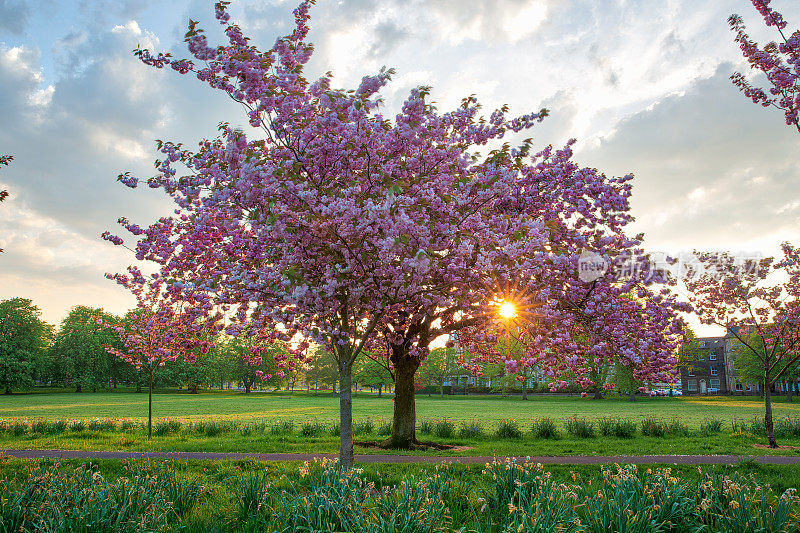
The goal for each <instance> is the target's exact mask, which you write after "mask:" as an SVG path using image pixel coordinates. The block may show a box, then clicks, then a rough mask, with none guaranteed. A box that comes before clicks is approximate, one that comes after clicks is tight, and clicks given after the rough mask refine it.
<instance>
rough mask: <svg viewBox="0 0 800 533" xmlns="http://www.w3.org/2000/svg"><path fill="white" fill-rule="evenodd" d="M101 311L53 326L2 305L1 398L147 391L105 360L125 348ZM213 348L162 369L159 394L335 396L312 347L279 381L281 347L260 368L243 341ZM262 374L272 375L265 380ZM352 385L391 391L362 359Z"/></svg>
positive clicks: (34, 310)
mask: <svg viewBox="0 0 800 533" xmlns="http://www.w3.org/2000/svg"><path fill="white" fill-rule="evenodd" d="M126 317H127V315H126V316H116V315H114V314H112V313H109V312H107V311H105V310H103V309H100V308H91V307H86V306H77V307H73V308H72V309H71V310H70V311H69V314H68V315H67V316H66V317H65V318H64V320H63V321H62V322H61V324H60V325H59V326H58V327H56V326H54V325H52V324H48V323H46V322H45V321H44V320H42V318H41V311H40V309H39V308H38V307H37V306H36V305H34V303H33V302H32V301H31V300H28V299H25V298H12V299H9V300H3V301H0V391H2V392H3V393H5V394H11V393H13V392H17V391H21V390H27V389H30V388H32V387H34V386H39V387H42V386H45V387H48V386H49V387H57V388H71V389H74V390H75V392H95V391H104V390H109V389H116V388H119V387H126V388H132V389H135V390H136V391H137V392H141V391H142V390H143V387H144V388H145V389H146V387H147V376H146V373H145V372H137V371H136V368H135V367H134V366H133V365H132V364H130V363H127V362H125V361H123V360H122V359H120V358H118V357H116V356H114V355H112V354H110V353H109V352H108V351H107V350H106V346H107V345H111V346H114V347H116V348H117V349H119V350H124V346H122V343H121V342H120V340H119V338H118V336H117V335H116V334H115V333H114V331H112V330H110V329H108V328H107V327H105V326H103V325H101V322H102V323H103V324H114V323H121V322H124V321H125V319H126ZM215 346H216V347H215V349H213V350H210V351H209V352H208V353H205V354H202V353H198V354H197V360H196V362H195V363H193V364H192V363H188V362H186V361H184V360H183V359H181V358H179V359H178V360H177V361H175V362H172V363H167V364H165V365H164V366H163V367H160V368H159V369H158V371H157V372H156V373H155V376H154V384H155V386H156V387H157V388H160V389H165V388H185V389H187V390H188V391H189V392H192V393H197V392H199V391H200V390H201V389H210V388H217V389H223V388H231V387H236V388H241V389H243V390H244V392H246V393H249V392H251V391H252V390H254V389H266V388H269V389H278V388H286V389H295V388H299V387H301V386H305V387H306V388H310V389H314V390H317V389H325V390H331V391H333V392H334V393H335V391H336V390H337V380H338V371H337V369H336V364H335V360H334V358H333V356H332V355H331V354H330V353H328V352H327V351H325V350H323V349H321V348H317V349H316V350H315V351H314V352H313V353H312V354H311V355H310V357H309V361H308V362H307V363H305V364H302V365H298V366H297V367H296V369H295V370H294V371H292V372H289V373H286V374H285V375H283V376H279V373H278V370H279V369H278V368H277V365H276V363H275V360H274V358H273V356H274V355H276V352H277V351H281V350H284V351H285V349H286V348H285V347H284V346H283V345H281V344H280V343H277V344H274V345H271V346H270V347H269V349H268V350H267V352H266V353H265V354H264V355H265V356H264V357H263V358H262V362H261V363H260V364H258V365H250V364H247V362H246V360H245V357H244V356H245V355H247V354H248V353H249V346H248V341H247V339H246V338H244V337H240V338H237V337H230V336H227V335H221V336H220V337H218V338H216V339H215ZM261 375H265V376H269V377H268V378H267V379H262V378H261ZM356 375H357V377H356V382H357V384H358V385H360V386H361V387H364V388H369V389H371V390H374V391H375V392H377V393H381V392H382V391H384V390H386V389H387V388H390V387H391V384H392V376H391V373H390V372H389V370H388V368H387V367H386V365H384V364H382V363H381V362H380V361H377V360H373V359H366V360H365V361H364V362H363V363H362V364H361V366H360V368H359V369H358V372H357V373H356Z"/></svg>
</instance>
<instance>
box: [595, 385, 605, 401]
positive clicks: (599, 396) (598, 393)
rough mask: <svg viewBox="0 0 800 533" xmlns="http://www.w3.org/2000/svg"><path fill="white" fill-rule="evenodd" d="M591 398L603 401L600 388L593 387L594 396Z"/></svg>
mask: <svg viewBox="0 0 800 533" xmlns="http://www.w3.org/2000/svg"><path fill="white" fill-rule="evenodd" d="M593 398H594V399H595V400H602V399H603V392H602V391H601V390H600V387H598V386H597V385H595V387H594V396H593Z"/></svg>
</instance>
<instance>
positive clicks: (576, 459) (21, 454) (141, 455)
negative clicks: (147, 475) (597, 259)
mask: <svg viewBox="0 0 800 533" xmlns="http://www.w3.org/2000/svg"><path fill="white" fill-rule="evenodd" d="M2 455H7V456H9V457H16V458H19V459H48V458H49V459H55V458H64V459H133V458H138V459H175V460H179V461H185V460H193V459H203V460H207V461H208V460H210V461H224V460H236V459H238V460H251V461H311V460H313V459H314V458H318V459H322V458H323V457H325V458H328V459H336V458H337V456H336V455H335V454H326V453H222V452H96V451H85V450H0V456H2ZM494 459H498V460H500V461H505V460H506V459H508V458H506V457H496V458H495V457H481V456H476V457H448V456H433V455H356V462H358V463H460V464H476V463H477V464H483V463H489V462H491V461H492V460H494ZM510 459H513V460H514V461H517V462H522V461H525V460H527V461H529V462H533V463H542V464H560V465H578V464H580V465H588V464H609V463H637V464H648V463H664V464H682V465H703V464H705V465H708V464H735V463H738V462H739V461H741V460H753V461H756V462H757V463H761V464H775V465H796V464H800V456H779V455H756V456H738V455H567V456H539V457H528V458H525V457H512V458H510Z"/></svg>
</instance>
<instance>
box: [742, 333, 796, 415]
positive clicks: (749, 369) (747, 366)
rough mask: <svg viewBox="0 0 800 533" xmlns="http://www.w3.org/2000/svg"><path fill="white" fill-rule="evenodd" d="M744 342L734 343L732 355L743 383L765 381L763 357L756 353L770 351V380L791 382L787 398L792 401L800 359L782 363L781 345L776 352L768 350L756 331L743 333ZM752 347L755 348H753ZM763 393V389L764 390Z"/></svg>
mask: <svg viewBox="0 0 800 533" xmlns="http://www.w3.org/2000/svg"><path fill="white" fill-rule="evenodd" d="M741 335H742V338H743V339H744V342H742V341H739V340H738V339H737V340H736V342H734V343H733V346H732V350H731V356H732V358H733V365H734V368H736V375H737V379H739V380H740V381H742V382H743V383H758V384H761V383H763V381H764V375H763V374H764V364H763V362H762V361H761V359H760V358H759V357H758V356H757V355H756V354H757V353H769V354H770V358H769V367H770V381H772V382H773V383H779V382H781V381H783V382H789V383H787V390H786V400H787V401H789V402H791V401H792V386H793V385H794V383H796V382H797V378H798V376H799V375H800V361H795V362H794V363H791V364H789V363H788V362H786V363H785V364H782V363H781V362H779V361H778V358H780V357H785V354H784V353H783V352H784V350H783V349H782V348H780V347H778V349H777V350H776V351H775V353H774V354H772V353H771V352H767V351H766V347H765V346H764V341H763V340H762V339H761V337H759V335H757V334H756V333H746V332H742V333H741ZM750 347H753V348H755V350H752V349H751V348H750ZM781 370H782V371H783V372H781V375H780V376H777V377H776V376H774V374H775V373H777V372H779V371H781ZM762 393H763V391H762Z"/></svg>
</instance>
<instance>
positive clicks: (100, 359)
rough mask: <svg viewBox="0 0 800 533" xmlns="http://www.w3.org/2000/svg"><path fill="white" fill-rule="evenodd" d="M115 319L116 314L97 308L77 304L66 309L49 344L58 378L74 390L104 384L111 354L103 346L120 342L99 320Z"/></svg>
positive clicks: (106, 380) (106, 384)
mask: <svg viewBox="0 0 800 533" xmlns="http://www.w3.org/2000/svg"><path fill="white" fill-rule="evenodd" d="M98 322H100V323H98ZM119 322H120V319H119V318H118V317H115V316H114V315H112V314H109V313H106V312H105V311H103V310H102V309H99V308H98V309H93V308H91V307H86V306H77V307H73V308H72V309H70V311H69V314H67V316H66V317H65V318H64V320H63V321H62V322H61V326H60V327H59V329H58V333H57V334H56V336H55V341H54V342H53V345H52V347H51V353H52V357H53V360H54V362H55V364H56V365H57V368H58V373H59V378H60V379H59V380H60V381H61V380H63V383H64V384H70V385H72V386H74V387H75V392H82V391H83V390H84V388H87V389H92V391H95V392H96V391H97V388H98V387H106V386H108V384H109V381H110V379H111V364H110V363H111V356H110V355H109V354H108V352H107V351H106V349H105V346H106V345H110V344H114V345H115V346H116V347H117V348H118V349H119V348H120V347H121V346H120V344H119V339H118V338H116V336H115V335H114V333H113V332H111V331H109V330H108V329H107V328H105V327H103V325H102V323H106V324H116V323H119Z"/></svg>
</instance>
